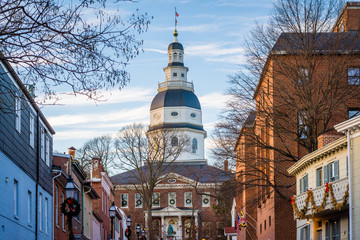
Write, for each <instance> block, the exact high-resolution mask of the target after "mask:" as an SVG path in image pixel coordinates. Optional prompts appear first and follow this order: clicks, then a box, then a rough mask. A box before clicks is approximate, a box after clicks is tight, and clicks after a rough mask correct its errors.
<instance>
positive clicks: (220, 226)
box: [216, 222, 224, 238]
mask: <svg viewBox="0 0 360 240" xmlns="http://www.w3.org/2000/svg"><path fill="white" fill-rule="evenodd" d="M216 229H217V236H218V237H221V238H222V237H224V223H222V222H217V223H216Z"/></svg>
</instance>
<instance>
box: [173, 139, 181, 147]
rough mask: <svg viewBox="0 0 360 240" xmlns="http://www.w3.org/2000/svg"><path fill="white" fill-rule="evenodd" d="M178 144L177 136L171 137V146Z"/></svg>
mask: <svg viewBox="0 0 360 240" xmlns="http://www.w3.org/2000/svg"><path fill="white" fill-rule="evenodd" d="M178 145H179V140H178V138H177V137H173V138H172V139H171V146H173V147H176V146H178Z"/></svg>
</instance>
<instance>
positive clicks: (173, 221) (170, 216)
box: [145, 206, 198, 240]
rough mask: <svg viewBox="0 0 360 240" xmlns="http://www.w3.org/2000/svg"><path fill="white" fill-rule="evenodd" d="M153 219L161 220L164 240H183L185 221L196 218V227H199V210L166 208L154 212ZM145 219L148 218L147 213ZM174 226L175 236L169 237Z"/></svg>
mask: <svg viewBox="0 0 360 240" xmlns="http://www.w3.org/2000/svg"><path fill="white" fill-rule="evenodd" d="M152 216H153V218H157V217H160V218H161V224H160V226H161V233H160V234H161V236H162V238H163V239H170V238H172V239H177V240H178V239H183V238H184V235H183V221H185V219H191V218H195V226H196V227H198V224H197V222H198V210H197V209H191V208H183V207H182V208H181V209H180V208H176V207H172V206H169V207H166V208H161V209H154V210H153V211H152ZM145 218H147V213H146V212H145ZM170 225H171V226H172V228H173V230H174V236H168V228H169V226H170Z"/></svg>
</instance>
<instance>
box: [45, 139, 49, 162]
mask: <svg viewBox="0 0 360 240" xmlns="http://www.w3.org/2000/svg"><path fill="white" fill-rule="evenodd" d="M45 139H46V141H45V162H46V165H48V166H50V141H49V137H48V136H46V137H45Z"/></svg>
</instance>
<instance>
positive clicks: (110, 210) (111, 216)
mask: <svg viewBox="0 0 360 240" xmlns="http://www.w3.org/2000/svg"><path fill="white" fill-rule="evenodd" d="M109 213H110V218H111V239H114V217H115V214H116V207H115V202H112V204H111V207H110V209H109Z"/></svg>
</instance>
